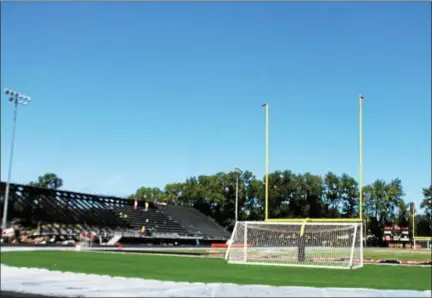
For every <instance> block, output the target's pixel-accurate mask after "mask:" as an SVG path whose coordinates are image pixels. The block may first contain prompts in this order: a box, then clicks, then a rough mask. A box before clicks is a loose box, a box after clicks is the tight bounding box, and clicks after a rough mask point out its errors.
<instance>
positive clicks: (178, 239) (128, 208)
mask: <svg viewBox="0 0 432 298" xmlns="http://www.w3.org/2000/svg"><path fill="white" fill-rule="evenodd" d="M5 188H6V183H4V182H1V185H0V194H1V198H2V200H1V202H0V203H1V205H0V211H1V212H2V213H1V214H3V205H4V196H5ZM7 222H8V223H9V226H8V229H9V230H14V231H15V232H14V233H15V235H14V237H13V238H15V239H17V238H19V239H21V241H22V242H30V243H36V242H37V241H39V242H40V243H48V242H52V243H62V244H73V243H75V242H78V241H80V235H83V234H86V235H90V234H91V235H93V236H94V237H93V238H92V239H93V240H92V241H93V242H94V244H96V245H116V244H118V243H119V242H121V243H122V244H143V245H163V246H175V245H180V246H181V245H194V246H195V245H198V244H199V245H210V244H211V243H221V242H226V241H227V240H228V239H229V237H230V233H229V232H228V231H227V230H225V229H224V228H222V227H221V226H219V225H218V224H217V223H216V222H214V221H213V219H211V218H209V217H207V216H205V215H204V214H202V213H200V212H199V211H198V210H196V209H194V208H192V207H183V206H171V205H166V204H163V203H158V202H152V201H149V202H143V201H134V200H129V199H124V198H118V197H111V196H101V195H92V194H85V193H76V192H71V191H64V190H54V189H46V188H38V187H33V186H29V185H22V184H11V185H10V196H9V204H8V218H7ZM17 231H19V233H20V237H17V235H16V233H17ZM5 233H6V231H2V239H3V240H4V239H5V236H7V235H6V234H5ZM11 238H12V237H11Z"/></svg>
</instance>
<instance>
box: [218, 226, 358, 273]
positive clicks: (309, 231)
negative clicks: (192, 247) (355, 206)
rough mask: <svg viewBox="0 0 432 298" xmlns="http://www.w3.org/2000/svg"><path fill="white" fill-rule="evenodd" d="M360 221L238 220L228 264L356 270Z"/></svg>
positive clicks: (227, 255) (227, 252) (227, 256)
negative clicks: (284, 221)
mask: <svg viewBox="0 0 432 298" xmlns="http://www.w3.org/2000/svg"><path fill="white" fill-rule="evenodd" d="M362 226H363V225H362V223H326V222H324V223H318V222H311V223H308V222H286V223H278V222H237V223H236V225H235V227H234V231H233V233H232V235H231V239H230V240H229V241H228V248H227V251H226V254H225V260H226V261H228V263H236V264H253V265H274V266H297V267H322V268H337V269H355V268H361V267H363V242H362V235H363V233H362V229H363V227H362Z"/></svg>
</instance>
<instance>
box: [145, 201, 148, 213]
mask: <svg viewBox="0 0 432 298" xmlns="http://www.w3.org/2000/svg"><path fill="white" fill-rule="evenodd" d="M144 205H145V211H148V207H149V203H148V202H145V204H144Z"/></svg>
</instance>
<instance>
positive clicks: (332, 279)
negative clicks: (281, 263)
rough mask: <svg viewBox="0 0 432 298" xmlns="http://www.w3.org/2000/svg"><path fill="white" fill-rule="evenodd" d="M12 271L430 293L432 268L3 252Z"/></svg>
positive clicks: (72, 252)
mask: <svg viewBox="0 0 432 298" xmlns="http://www.w3.org/2000/svg"><path fill="white" fill-rule="evenodd" d="M1 263H3V264H6V265H10V266H20V267H37V268H47V269H50V270H59V271H69V272H82V273H93V274H103V275H111V276H123V277H139V278H146V279H156V280H166V281H183V282H225V283H236V284H262V285H275V286H282V285H284V286H310V287H349V288H372V289H395V290H396V289H405V290H408V289H410V290H430V289H431V279H432V273H431V267H429V266H427V267H408V266H406V267H404V266H379V265H365V266H364V268H362V269H357V270H335V269H334V270H331V269H315V268H293V267H273V266H252V265H251V266H248V265H233V264H227V263H225V261H224V260H223V259H217V258H216V259H215V258H213V259H211V258H191V257H177V256H158V255H146V254H118V253H96V252H74V251H34V252H7V253H1Z"/></svg>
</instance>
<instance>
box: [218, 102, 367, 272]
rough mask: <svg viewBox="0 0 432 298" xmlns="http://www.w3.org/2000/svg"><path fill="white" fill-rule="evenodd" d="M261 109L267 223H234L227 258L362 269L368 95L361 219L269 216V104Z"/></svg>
mask: <svg viewBox="0 0 432 298" xmlns="http://www.w3.org/2000/svg"><path fill="white" fill-rule="evenodd" d="M262 107H264V108H265V193H264V221H243V222H238V223H236V224H235V227H234V231H233V234H232V235H231V238H230V240H229V243H228V246H227V252H226V254H225V259H226V261H227V262H228V263H234V264H250V265H273V266H292V267H312V268H332V269H357V268H361V267H363V229H364V227H363V158H362V154H363V151H362V142H363V140H362V138H363V132H362V125H363V119H362V117H363V96H362V95H361V94H360V95H359V197H358V198H359V201H358V202H359V212H358V217H356V218H270V216H269V214H270V212H269V187H270V185H269V107H268V104H267V103H266V104H263V105H262ZM359 225H360V228H359Z"/></svg>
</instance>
